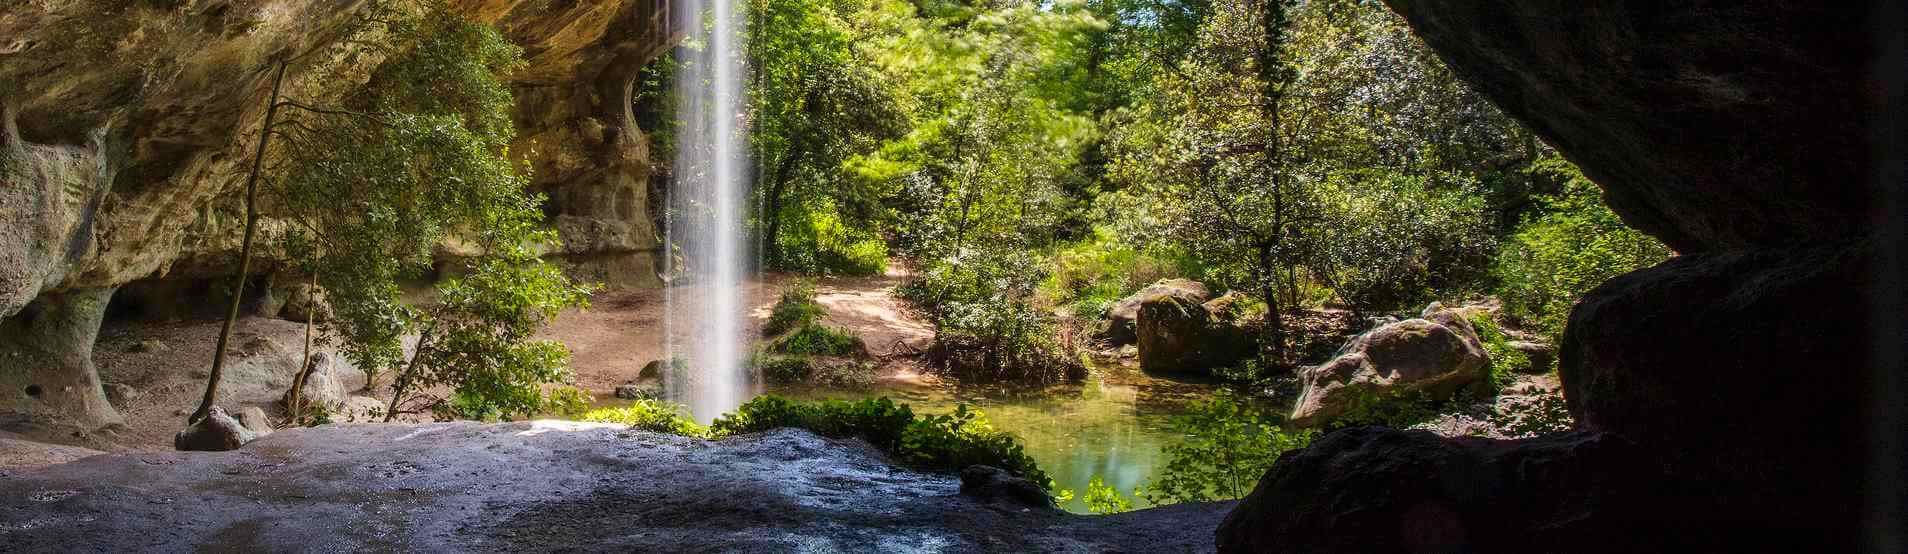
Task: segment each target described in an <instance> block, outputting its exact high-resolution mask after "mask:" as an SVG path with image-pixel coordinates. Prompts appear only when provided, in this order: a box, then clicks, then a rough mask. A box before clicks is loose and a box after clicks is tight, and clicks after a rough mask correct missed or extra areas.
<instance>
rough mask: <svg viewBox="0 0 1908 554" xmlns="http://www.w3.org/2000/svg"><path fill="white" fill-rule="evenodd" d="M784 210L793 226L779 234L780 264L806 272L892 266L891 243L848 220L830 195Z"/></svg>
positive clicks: (871, 271)
mask: <svg viewBox="0 0 1908 554" xmlns="http://www.w3.org/2000/svg"><path fill="white" fill-rule="evenodd" d="M790 208H791V209H787V210H784V211H783V215H782V217H784V218H791V219H790V223H792V224H793V226H792V227H789V228H784V229H783V230H782V231H781V232H779V233H777V236H776V237H775V244H776V255H777V259H776V260H775V262H776V266H777V267H778V268H780V269H784V270H788V271H798V272H803V273H838V274H847V275H872V274H876V273H881V272H882V271H883V270H885V269H887V267H888V244H887V243H886V242H885V241H883V240H882V239H881V237H880V236H879V235H876V234H874V233H872V232H870V231H868V230H865V229H857V228H855V227H852V226H850V225H848V224H847V223H844V222H843V221H842V220H841V216H840V215H839V214H838V213H837V210H836V208H835V204H834V202H833V201H830V200H828V199H816V200H815V201H813V202H806V203H799V204H796V205H794V206H791V207H790Z"/></svg>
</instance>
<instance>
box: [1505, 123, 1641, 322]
mask: <svg viewBox="0 0 1908 554" xmlns="http://www.w3.org/2000/svg"><path fill="white" fill-rule="evenodd" d="M1532 171H1533V172H1535V173H1539V174H1543V175H1546V176H1549V177H1551V178H1555V179H1559V180H1561V181H1563V191H1562V192H1560V193H1559V194H1557V195H1554V196H1549V197H1545V198H1542V199H1540V204H1541V208H1540V210H1539V212H1538V213H1536V214H1534V215H1533V216H1531V217H1530V218H1528V219H1527V220H1526V221H1525V222H1524V224H1523V225H1521V226H1519V227H1518V228H1517V232H1516V233H1515V234H1513V235H1511V238H1510V241H1509V243H1508V244H1506V245H1505V248H1504V250H1503V252H1502V253H1501V254H1499V256H1498V258H1497V262H1496V266H1495V267H1494V269H1493V273H1494V274H1495V275H1496V277H1497V279H1498V282H1499V286H1498V296H1499V297H1501V298H1503V300H1504V310H1505V312H1506V313H1507V314H1508V315H1510V316H1511V317H1512V318H1515V319H1516V320H1517V321H1520V322H1522V323H1523V324H1524V325H1525V328H1526V329H1534V330H1537V331H1540V332H1542V333H1544V334H1546V335H1549V336H1550V337H1551V338H1552V340H1553V341H1554V340H1556V339H1558V338H1560V337H1562V335H1563V328H1564V322H1565V321H1566V320H1568V319H1569V317H1570V308H1571V307H1572V306H1574V305H1576V302H1577V299H1578V298H1581V297H1582V296H1583V294H1584V293H1586V292H1589V291H1590V289H1592V288H1595V287H1596V286H1597V285H1601V284H1603V282H1604V281H1608V280H1610V278H1612V277H1616V276H1617V275H1622V274H1624V273H1628V272H1631V271H1635V270H1638V269H1642V268H1645V267H1649V266H1652V265H1655V264H1658V263H1662V262H1663V260H1666V259H1669V257H1670V256H1671V255H1672V252H1670V250H1669V248H1667V247H1665V246H1663V244H1662V243H1660V242H1658V241H1657V240H1656V239H1654V238H1652V237H1650V236H1649V235H1645V234H1643V233H1642V232H1640V231H1637V230H1635V229H1631V228H1629V227H1626V226H1624V225H1623V221H1622V220H1621V219H1619V218H1618V217H1617V215H1616V213H1614V212H1611V211H1610V209H1609V208H1608V207H1606V206H1604V204H1603V199H1602V194H1601V191H1600V190H1599V189H1598V188H1597V186H1596V184H1595V183H1592V182H1590V180H1589V179H1586V178H1584V177H1583V174H1582V173H1581V172H1579V171H1578V170H1577V168H1576V167H1575V166H1574V165H1571V164H1570V162H1568V161H1565V160H1564V159H1562V158H1559V157H1552V158H1548V159H1545V160H1543V161H1541V162H1539V163H1537V164H1534V165H1533V167H1532Z"/></svg>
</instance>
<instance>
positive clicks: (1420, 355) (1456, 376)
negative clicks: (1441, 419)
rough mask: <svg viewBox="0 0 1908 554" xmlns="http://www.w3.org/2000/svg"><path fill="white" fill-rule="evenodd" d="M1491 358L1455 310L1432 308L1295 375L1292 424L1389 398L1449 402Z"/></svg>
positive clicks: (1363, 338)
mask: <svg viewBox="0 0 1908 554" xmlns="http://www.w3.org/2000/svg"><path fill="white" fill-rule="evenodd" d="M1490 367H1491V361H1490V355H1489V354H1487V353H1486V352H1485V351H1484V345H1483V343H1482V342H1480V341H1479V340H1478V338H1477V331H1476V330H1475V329H1473V328H1472V327H1471V322H1470V321H1469V320H1467V319H1465V317H1464V316H1463V314H1462V313H1461V312H1460V311H1459V310H1455V309H1446V308H1443V307H1441V306H1437V305H1435V304H1433V306H1432V307H1431V308H1428V309H1427V310H1426V313H1425V314H1424V317H1422V318H1417V319H1407V320H1404V321H1400V322H1397V323H1392V324H1389V325H1385V326H1382V327H1379V328H1377V329H1373V330H1371V331H1368V332H1366V333H1365V334H1362V335H1359V336H1358V337H1357V338H1353V339H1352V340H1351V342H1348V343H1346V344H1345V346H1344V347H1342V348H1340V349H1339V350H1338V354H1337V355H1335V356H1333V357H1332V359H1331V361H1327V362H1325V363H1323V364H1319V365H1317V366H1313V367H1308V368H1305V369H1302V370H1300V371H1299V381H1300V385H1301V387H1302V388H1301V390H1300V393H1299V399H1298V402H1297V404H1296V405H1294V406H1293V408H1292V414H1291V421H1292V422H1293V423H1294V424H1297V425H1300V426H1310V425H1316V424H1319V423H1323V422H1326V421H1329V420H1331V419H1333V418H1336V417H1338V416H1340V415H1343V414H1344V413H1345V412H1347V411H1349V410H1350V409H1352V408H1354V407H1355V406H1357V405H1358V404H1359V403H1361V402H1369V401H1374V400H1378V399H1382V398H1385V397H1387V396H1391V395H1419V394H1421V395H1424V396H1425V397H1427V398H1432V399H1442V398H1448V397H1449V396H1450V395H1451V394H1453V393H1455V392H1457V391H1458V390H1459V389H1462V388H1463V387H1464V386H1465V385H1469V384H1471V383H1474V382H1477V381H1479V380H1481V379H1483V378H1484V377H1485V375H1486V373H1487V372H1489V371H1490Z"/></svg>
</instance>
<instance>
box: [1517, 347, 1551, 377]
mask: <svg viewBox="0 0 1908 554" xmlns="http://www.w3.org/2000/svg"><path fill="white" fill-rule="evenodd" d="M1508 344H1509V345H1510V347H1511V350H1516V351H1518V352H1520V353H1522V354H1523V355H1524V357H1525V358H1529V359H1530V365H1529V366H1525V367H1526V371H1529V372H1530V373H1547V372H1549V371H1550V370H1551V368H1554V367H1556V365H1555V364H1556V363H1557V347H1556V346H1552V345H1551V344H1550V343H1544V342H1537V341H1528V340H1514V341H1510V342H1509V343H1508Z"/></svg>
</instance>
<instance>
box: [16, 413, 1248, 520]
mask: <svg viewBox="0 0 1908 554" xmlns="http://www.w3.org/2000/svg"><path fill="white" fill-rule="evenodd" d="M1231 507H1232V503H1230V502H1222V503H1212V504H1189V505H1178V506H1173V507H1168V508H1160V509H1152V510H1142V511H1137V512H1129V513H1124V514H1119V515H1113V516H1080V515H1072V514H1067V513H1065V512H1061V511H1058V510H1053V509H1044V508H1036V507H1028V506H1025V505H1023V504H1019V503H1016V502H1014V501H1012V500H1010V499H998V498H997V499H993V500H982V499H980V498H979V497H976V496H971V495H963V494H962V493H961V478H960V477H957V476H953V475H939V474H924V473H918V472H915V471H911V470H908V469H904V468H900V467H897V466H895V465H893V464H890V463H889V462H888V461H886V460H885V459H883V457H882V456H881V455H880V454H879V453H878V452H877V451H876V450H875V449H874V448H873V447H870V446H868V445H866V444H865V443H861V442H858V441H838V440H831V439H825V438H821V437H818V436H816V435H813V434H810V433H808V432H805V431H798V430H789V429H784V430H778V431H772V432H769V433H764V434H760V435H751V436H743V437H735V438H731V439H727V440H722V441H705V440H700V439H688V438H682V437H676V436H671V435H659V434H654V433H648V432H643V431H632V430H629V429H627V428H625V427H622V426H617V425H603V424H579V423H572V422H555V421H537V422H525V423H513V424H500V425H480V424H475V423H441V424H426V425H401V424H391V425H385V424H334V425H327V426H323V427H316V428H308V429H295V430H285V431H279V432H277V433H273V434H272V435H271V436H268V437H265V438H262V439H259V440H257V441H255V442H252V443H251V444H248V445H246V446H245V448H243V449H241V450H237V451H233V452H219V453H187V452H148V453H138V454H112V455H101V456H94V457H90V458H85V459H82V460H79V461H76V462H72V463H67V464H63V465H56V466H50V467H46V468H43V469H38V470H29V471H24V472H21V471H17V470H6V469H0V544H4V545H6V550H7V551H9V552H79V551H146V552H176V551H190V550H200V549H212V550H218V551H254V552H267V551H269V552H305V551H311V552H346V551H385V552H390V551H410V552H420V551H468V552H500V551H509V552H523V551H532V552H543V551H558V550H561V551H571V552H574V551H592V552H594V551H613V552H629V551H667V552H744V551H746V552H1201V551H1210V550H1212V548H1213V529H1215V528H1217V527H1218V525H1219V520H1220V519H1221V518H1223V517H1225V513H1226V511H1227V510H1229V509H1231Z"/></svg>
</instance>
